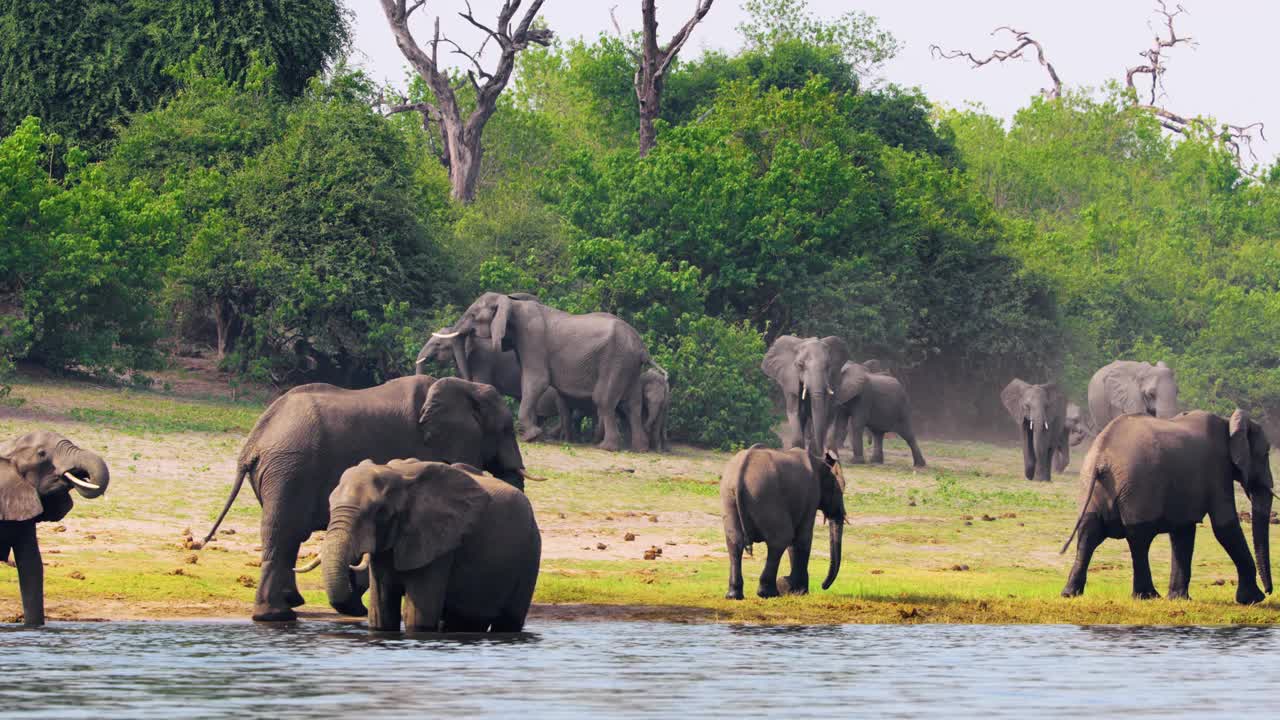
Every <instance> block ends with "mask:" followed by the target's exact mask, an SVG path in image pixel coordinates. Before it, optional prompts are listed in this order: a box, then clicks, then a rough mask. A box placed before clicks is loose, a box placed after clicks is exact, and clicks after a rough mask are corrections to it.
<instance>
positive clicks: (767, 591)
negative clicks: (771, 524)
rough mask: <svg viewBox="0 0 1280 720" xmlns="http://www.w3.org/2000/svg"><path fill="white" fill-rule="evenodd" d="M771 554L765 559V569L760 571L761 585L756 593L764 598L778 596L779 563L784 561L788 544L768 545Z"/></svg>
mask: <svg viewBox="0 0 1280 720" xmlns="http://www.w3.org/2000/svg"><path fill="white" fill-rule="evenodd" d="M768 548H769V555H768V557H767V558H766V559H765V561H764V570H763V571H762V572H761V573H760V586H759V587H758V588H757V589H756V595H759V596H760V597H762V598H771V597H778V595H779V594H780V593H779V592H778V565H780V564H781V563H782V553H783V552H784V551H786V549H787V546H786V545H774V544H770V545H768Z"/></svg>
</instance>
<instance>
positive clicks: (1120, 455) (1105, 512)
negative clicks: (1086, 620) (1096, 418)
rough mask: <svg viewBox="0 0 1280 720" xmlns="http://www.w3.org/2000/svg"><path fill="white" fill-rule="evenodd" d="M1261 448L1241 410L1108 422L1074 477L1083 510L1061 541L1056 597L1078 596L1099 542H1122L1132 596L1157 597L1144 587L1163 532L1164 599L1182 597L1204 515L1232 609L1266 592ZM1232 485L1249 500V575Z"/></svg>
mask: <svg viewBox="0 0 1280 720" xmlns="http://www.w3.org/2000/svg"><path fill="white" fill-rule="evenodd" d="M1270 453H1271V443H1270V442H1268V440H1267V436H1266V434H1265V433H1264V432H1263V431H1262V428H1261V427H1259V426H1258V424H1257V423H1255V422H1253V421H1252V420H1250V419H1249V416H1248V415H1247V414H1245V413H1244V411H1242V410H1236V411H1235V412H1234V413H1232V415H1231V419H1230V420H1229V421H1228V420H1223V419H1222V418H1220V417H1218V416H1217V415H1211V414H1209V413H1206V412H1201V411H1198V410H1197V411H1194V412H1186V413H1182V414H1181V415H1178V416H1177V417H1175V418H1173V419H1170V420H1165V419H1160V418H1153V417H1149V416H1146V415H1124V416H1121V417H1119V418H1116V419H1115V420H1114V421H1112V422H1111V423H1110V424H1109V425H1107V427H1106V428H1104V429H1103V431H1102V433H1101V434H1099V435H1098V437H1097V439H1096V440H1094V442H1093V447H1092V448H1090V449H1089V454H1088V455H1086V456H1085V460H1084V464H1083V466H1081V468H1080V482H1081V484H1082V485H1084V486H1085V487H1083V488H1082V491H1084V493H1085V500H1084V505H1083V506H1082V507H1081V509H1080V517H1079V519H1078V520H1077V521H1076V527H1075V529H1074V530H1073V531H1072V534H1071V537H1069V538H1067V544H1066V545H1064V546H1063V548H1062V551H1063V552H1066V550H1067V548H1068V547H1070V545H1071V540H1072V538H1074V537H1075V536H1076V533H1079V536H1080V539H1079V541H1078V542H1077V544H1076V561H1075V564H1074V565H1073V566H1072V568H1071V574H1070V575H1069V576H1068V578H1067V584H1066V586H1065V587H1064V588H1063V589H1062V594H1063V595H1064V596H1066V597H1071V596H1075V595H1080V594H1083V593H1084V586H1085V580H1086V575H1087V573H1088V571H1089V561H1090V559H1091V558H1092V557H1093V551H1094V550H1095V549H1097V547H1098V545H1100V544H1101V543H1102V541H1103V540H1104V539H1106V538H1109V537H1112V538H1124V539H1125V540H1127V541H1128V543H1129V553H1130V554H1131V555H1132V557H1133V596H1134V597H1136V598H1154V597H1159V596H1160V595H1159V593H1157V592H1156V589H1155V586H1154V585H1153V584H1152V582H1151V566H1150V564H1149V563H1148V559H1147V552H1148V550H1149V549H1150V547H1151V540H1152V538H1154V537H1155V536H1156V535H1157V534H1158V533H1166V532H1167V533H1169V542H1170V545H1172V546H1173V562H1172V568H1171V570H1170V572H1169V597H1171V598H1186V597H1187V591H1188V588H1189V587H1190V584H1191V553H1192V549H1193V548H1194V547H1195V541H1196V525H1197V524H1198V523H1199V522H1200V521H1201V520H1202V519H1203V518H1204V516H1205V515H1206V514H1207V515H1208V516H1209V521H1210V523H1211V524H1212V526H1213V535H1214V537H1215V538H1217V540H1218V542H1219V543H1220V544H1221V545H1222V547H1223V548H1224V549H1225V550H1226V551H1227V555H1229V556H1230V557H1231V561H1232V562H1233V563H1235V566H1236V573H1237V576H1238V577H1237V581H1236V582H1237V584H1236V602H1238V603H1241V604H1251V603H1257V602H1261V601H1262V600H1263V598H1264V596H1263V594H1262V591H1261V590H1259V589H1258V584H1257V578H1256V577H1255V574H1256V575H1258V576H1261V578H1262V586H1263V587H1264V588H1266V591H1267V592H1268V593H1270V592H1271V542H1270V535H1269V533H1270V529H1271V525H1270V520H1271V500H1272V497H1273V496H1274V490H1273V487H1274V482H1273V480H1272V477H1271V462H1270ZM1233 481H1236V482H1239V483H1240V485H1241V486H1242V487H1243V488H1244V492H1245V495H1247V496H1248V497H1249V500H1250V503H1251V506H1252V507H1251V509H1252V521H1253V551H1254V553H1255V555H1256V556H1257V565H1256V566H1255V564H1254V561H1253V559H1252V558H1250V557H1249V546H1248V544H1247V543H1246V542H1245V539H1244V532H1243V531H1241V529H1240V517H1239V515H1237V514H1236V498H1235V488H1234V485H1233V484H1232V482H1233Z"/></svg>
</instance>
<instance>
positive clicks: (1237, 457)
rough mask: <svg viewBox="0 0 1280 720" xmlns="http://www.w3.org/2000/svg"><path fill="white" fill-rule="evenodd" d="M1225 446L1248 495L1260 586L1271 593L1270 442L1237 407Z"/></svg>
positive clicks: (1273, 488)
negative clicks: (1228, 448)
mask: <svg viewBox="0 0 1280 720" xmlns="http://www.w3.org/2000/svg"><path fill="white" fill-rule="evenodd" d="M1228 428H1229V430H1228V432H1229V433H1230V434H1229V439H1228V445H1229V447H1230V452H1231V464H1232V466H1234V468H1235V475H1236V480H1237V481H1238V482H1239V483H1240V485H1241V486H1242V487H1243V488H1244V492H1245V494H1246V495H1248V496H1249V501H1250V504H1251V506H1252V507H1251V510H1252V513H1251V517H1250V519H1251V520H1252V525H1253V553H1254V557H1255V558H1256V560H1257V564H1258V576H1259V578H1260V579H1261V580H1262V588H1263V589H1264V590H1266V591H1267V594H1270V593H1271V537H1270V531H1271V500H1272V498H1273V497H1275V483H1274V481H1273V479H1272V477H1271V443H1270V442H1269V441H1268V440H1267V434H1266V433H1265V432H1263V430H1262V427H1261V426H1259V425H1258V423H1256V422H1254V421H1253V420H1250V419H1249V415H1248V413H1246V412H1245V411H1243V410H1239V409H1237V410H1236V411H1235V412H1234V413H1232V414H1231V421H1230V423H1229V425H1228Z"/></svg>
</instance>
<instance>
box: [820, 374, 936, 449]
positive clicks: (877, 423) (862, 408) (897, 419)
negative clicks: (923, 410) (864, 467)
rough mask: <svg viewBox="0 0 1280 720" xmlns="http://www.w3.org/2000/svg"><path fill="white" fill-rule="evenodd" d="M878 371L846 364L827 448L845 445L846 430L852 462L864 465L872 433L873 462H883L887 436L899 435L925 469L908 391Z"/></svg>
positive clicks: (838, 388)
mask: <svg viewBox="0 0 1280 720" xmlns="http://www.w3.org/2000/svg"><path fill="white" fill-rule="evenodd" d="M875 367H876V371H872V370H870V369H869V368H867V366H866V365H864V364H861V363H855V362H847V363H845V364H844V366H843V367H842V368H841V371H840V383H839V385H837V387H836V392H835V396H834V397H835V401H836V405H835V413H834V418H833V421H832V423H831V430H830V437H829V438H828V440H827V447H828V448H830V449H832V450H835V449H837V448H839V447H841V446H842V445H843V444H844V438H845V430H846V428H847V430H848V433H849V441H850V443H851V445H852V448H853V462H854V463H861V462H863V454H862V451H863V448H862V444H863V436H864V434H865V432H864V431H865V430H870V431H871V439H872V447H871V462H873V463H882V462H884V435H885V433H888V432H893V433H897V434H898V436H899V437H901V438H902V439H903V441H904V442H906V443H907V446H908V447H910V448H911V463H912V465H914V466H915V467H924V466H925V459H924V453H922V452H921V451H920V445H919V443H917V442H916V435H915V430H914V429H912V427H911V403H910V402H909V401H908V399H907V391H906V388H904V387H902V383H901V382H899V381H898V379H897V378H895V377H893V376H892V375H888V374H886V373H885V372H884V371H883V370H880V369H879V366H878V365H876V366H875Z"/></svg>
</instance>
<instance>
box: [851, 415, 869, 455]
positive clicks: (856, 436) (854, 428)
mask: <svg viewBox="0 0 1280 720" xmlns="http://www.w3.org/2000/svg"><path fill="white" fill-rule="evenodd" d="M865 429H866V426H865V425H863V423H862V422H861V421H859V420H858V419H857V418H853V419H851V420H849V444H850V445H851V446H852V447H853V463H854V464H855V465H861V464H863V463H864V462H866V458H864V457H863V455H862V448H863V447H864V444H863V441H864V438H863V435H865V434H866V433H865V432H864V431H865Z"/></svg>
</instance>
